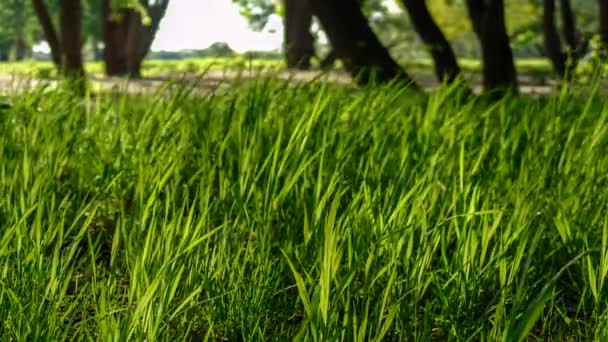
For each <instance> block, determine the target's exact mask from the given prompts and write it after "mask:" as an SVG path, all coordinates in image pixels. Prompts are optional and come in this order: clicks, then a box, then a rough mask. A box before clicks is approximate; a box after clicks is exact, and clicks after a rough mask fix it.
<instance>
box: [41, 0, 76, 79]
mask: <svg viewBox="0 0 608 342" xmlns="http://www.w3.org/2000/svg"><path fill="white" fill-rule="evenodd" d="M32 4H33V7H34V11H35V13H36V16H37V17H38V20H39V22H40V24H41V27H42V29H43V32H44V36H45V39H46V41H47V42H48V44H49V47H50V49H51V55H52V57H53V61H54V63H55V65H56V66H57V67H58V68H59V69H60V71H62V72H63V74H64V75H66V76H69V77H81V76H83V75H84V66H83V61H82V36H81V20H82V7H81V3H80V0H60V1H59V34H57V30H56V29H55V26H54V25H53V21H52V19H51V15H50V13H49V10H48V8H47V6H46V4H45V3H44V1H43V0H32Z"/></svg>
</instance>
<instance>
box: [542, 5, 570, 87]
mask: <svg viewBox="0 0 608 342" xmlns="http://www.w3.org/2000/svg"><path fill="white" fill-rule="evenodd" d="M543 33H544V36H545V53H546V54H547V57H549V59H550V60H551V63H552V64H553V69H555V72H556V73H557V74H558V75H560V76H563V75H565V74H566V54H564V53H563V51H562V43H561V40H560V37H559V32H558V30H557V25H556V23H555V0H543Z"/></svg>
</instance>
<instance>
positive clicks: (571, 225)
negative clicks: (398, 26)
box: [0, 79, 608, 341]
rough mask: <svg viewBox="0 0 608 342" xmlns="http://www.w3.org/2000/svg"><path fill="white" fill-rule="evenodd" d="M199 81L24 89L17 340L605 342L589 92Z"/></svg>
mask: <svg viewBox="0 0 608 342" xmlns="http://www.w3.org/2000/svg"><path fill="white" fill-rule="evenodd" d="M190 90H191V89H189V88H187V87H172V86H167V87H166V88H164V89H162V90H160V91H159V92H158V93H156V94H153V95H150V94H148V95H124V96H116V95H109V94H106V95H104V94H97V95H92V94H91V95H88V96H86V97H85V98H79V97H74V96H71V94H69V93H67V92H64V91H62V90H61V89H55V90H44V89H42V88H40V89H29V90H24V91H23V93H22V94H21V95H19V96H13V97H12V98H11V101H12V103H13V106H12V108H11V109H7V110H5V111H3V112H1V113H0V194H2V196H0V336H2V339H6V340H15V341H32V340H36V341H46V340H113V341H126V340H134V341H143V340H145V339H147V340H148V341H161V340H162V341H165V340H166V341H175V340H186V339H188V340H206V339H208V340H218V339H222V338H223V339H227V340H231V341H235V340H248V341H249V340H252V341H258V340H276V341H282V340H287V339H297V340H303V341H336V340H346V341H381V340H389V341H404V340H407V341H429V340H436V341H444V340H448V339H449V340H481V341H488V340H504V341H516V340H522V339H525V338H526V337H538V338H548V337H552V338H554V339H555V340H564V339H567V338H571V339H574V340H579V339H585V340H589V339H600V338H602V337H605V336H607V335H608V324H607V323H608V315H607V314H606V310H607V303H608V297H607V294H608V292H607V284H606V275H607V273H608V219H607V217H608V216H607V215H606V214H607V213H608V212H607V209H608V191H607V190H608V154H607V153H606V148H607V147H608V136H607V135H608V122H607V117H608V107H606V105H604V104H603V102H602V101H601V99H600V98H598V97H596V96H594V95H593V93H585V94H575V93H574V92H569V91H563V92H562V93H559V94H556V95H555V96H553V97H552V98H548V99H543V100H532V99H526V98H507V99H504V100H502V101H500V102H498V103H494V104H488V103H484V101H483V99H477V100H475V99H466V98H464V97H461V96H459V94H458V91H457V90H456V89H444V90H441V91H438V92H436V93H434V94H432V95H431V96H430V97H428V98H421V97H419V96H416V95H414V94H411V93H409V92H408V90H407V89H402V88H400V87H398V86H396V85H389V86H382V87H375V88H368V89H362V90H359V91H353V90H352V89H350V90H349V89H345V88H339V87H334V86H331V85H327V84H320V83H310V84H300V85H294V86H290V87H288V86H286V85H285V84H284V83H282V82H280V81H276V80H272V79H260V80H257V81H253V82H246V83H242V84H236V85H233V86H232V88H230V90H229V91H228V92H225V93H219V92H218V93H209V94H207V95H201V94H200V92H190ZM583 95H584V96H583Z"/></svg>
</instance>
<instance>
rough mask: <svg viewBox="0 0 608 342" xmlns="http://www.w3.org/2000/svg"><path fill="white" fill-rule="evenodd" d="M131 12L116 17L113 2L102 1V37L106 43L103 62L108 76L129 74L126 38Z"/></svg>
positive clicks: (121, 13) (108, 0) (121, 12)
mask: <svg viewBox="0 0 608 342" xmlns="http://www.w3.org/2000/svg"><path fill="white" fill-rule="evenodd" d="M130 14H131V12H129V11H124V10H123V11H120V13H117V15H116V16H113V12H112V0H102V1H101V15H102V20H101V22H102V37H103V41H104V49H103V60H104V62H105V63H104V64H105V69H106V75H108V76H124V75H127V74H128V68H127V51H126V49H125V46H126V36H127V27H128V26H127V25H128V23H129V22H130V20H129V19H128V18H126V17H128V16H129V15H130Z"/></svg>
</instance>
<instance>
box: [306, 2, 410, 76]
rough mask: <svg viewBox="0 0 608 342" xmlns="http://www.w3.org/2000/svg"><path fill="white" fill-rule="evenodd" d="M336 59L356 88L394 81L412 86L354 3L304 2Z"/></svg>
mask: <svg viewBox="0 0 608 342" xmlns="http://www.w3.org/2000/svg"><path fill="white" fill-rule="evenodd" d="M308 1H309V4H310V5H311V8H312V10H313V14H315V16H316V17H317V18H318V19H319V21H320V22H321V26H323V29H324V30H325V33H326V34H327V36H328V38H329V41H330V43H331V46H332V47H333V50H334V52H335V54H336V57H337V58H339V59H341V60H342V62H343V63H344V66H345V67H346V69H347V70H348V72H349V73H350V74H351V75H352V76H353V77H354V78H355V79H356V80H357V82H358V83H360V84H366V83H369V82H372V81H376V82H387V81H390V80H394V79H398V80H401V81H405V82H408V83H411V84H415V83H414V81H413V80H412V78H411V77H410V76H409V75H408V74H407V73H406V72H405V71H404V70H403V69H402V68H401V67H400V66H399V65H398V64H397V62H395V61H394V60H393V58H392V57H391V56H390V54H389V52H388V50H387V49H386V48H385V47H384V46H382V43H380V41H379V40H378V37H376V34H375V33H374V32H373V31H372V29H371V27H370V26H369V23H368V22H367V19H366V18H365V16H364V15H363V12H362V11H361V8H360V5H359V3H358V1H357V0H342V1H336V0H332V1H330V0H308Z"/></svg>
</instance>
